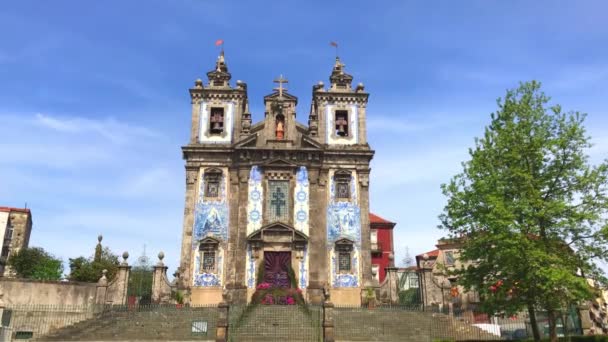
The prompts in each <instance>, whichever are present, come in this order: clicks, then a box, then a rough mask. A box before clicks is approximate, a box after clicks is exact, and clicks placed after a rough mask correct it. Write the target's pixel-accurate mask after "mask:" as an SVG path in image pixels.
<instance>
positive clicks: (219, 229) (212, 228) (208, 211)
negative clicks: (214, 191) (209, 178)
mask: <svg viewBox="0 0 608 342" xmlns="http://www.w3.org/2000/svg"><path fill="white" fill-rule="evenodd" d="M204 172H205V170H204V169H201V173H200V176H199V192H198V194H199V195H198V199H197V202H196V205H195V208H194V227H193V229H192V248H193V249H196V248H197V247H198V243H199V241H200V240H202V239H204V238H206V237H208V236H212V237H215V238H217V239H218V240H221V241H226V240H227V238H228V217H229V216H228V201H227V193H226V188H227V184H226V183H227V178H226V171H225V170H223V174H222V177H221V180H220V189H219V196H218V197H216V198H212V199H209V198H205V196H204V194H205V179H204Z"/></svg>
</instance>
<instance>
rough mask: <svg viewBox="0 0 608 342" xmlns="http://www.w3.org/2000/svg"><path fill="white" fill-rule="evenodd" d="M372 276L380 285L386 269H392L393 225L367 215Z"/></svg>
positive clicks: (373, 215) (393, 263) (377, 217)
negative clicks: (370, 243)
mask: <svg viewBox="0 0 608 342" xmlns="http://www.w3.org/2000/svg"><path fill="white" fill-rule="evenodd" d="M369 223H370V234H371V242H372V245H371V252H372V274H373V275H374V278H376V280H378V281H379V282H380V283H382V282H383V281H384V277H385V276H386V268H387V267H394V266H395V262H394V256H395V254H394V247H393V228H394V227H395V223H394V222H391V221H388V220H385V219H383V218H382V217H380V216H378V215H376V214H372V213H370V214H369Z"/></svg>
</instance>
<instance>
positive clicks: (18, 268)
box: [8, 247, 63, 280]
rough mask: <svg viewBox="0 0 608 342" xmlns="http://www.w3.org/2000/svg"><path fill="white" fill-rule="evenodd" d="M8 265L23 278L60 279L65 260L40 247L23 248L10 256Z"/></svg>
mask: <svg viewBox="0 0 608 342" xmlns="http://www.w3.org/2000/svg"><path fill="white" fill-rule="evenodd" d="M8 265H9V266H10V267H11V268H12V269H13V271H15V273H16V274H17V276H18V277H21V278H28V279H39V280H59V279H61V275H62V274H63V261H62V260H61V259H59V258H56V257H54V256H53V255H51V254H49V253H48V252H46V251H45V250H44V249H42V248H40V247H31V248H22V249H21V250H19V252H17V253H15V254H13V255H12V256H11V257H10V258H9V260H8Z"/></svg>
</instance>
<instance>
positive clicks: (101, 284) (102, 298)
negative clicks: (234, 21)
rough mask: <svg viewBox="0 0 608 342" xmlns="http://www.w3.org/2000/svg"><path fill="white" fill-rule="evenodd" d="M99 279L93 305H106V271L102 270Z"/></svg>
mask: <svg viewBox="0 0 608 342" xmlns="http://www.w3.org/2000/svg"><path fill="white" fill-rule="evenodd" d="M101 273H102V275H101V278H99V280H98V281H97V291H96V292H95V304H97V305H104V304H105V303H106V294H107V293H108V278H106V274H107V273H108V270H103V271H102V272H101Z"/></svg>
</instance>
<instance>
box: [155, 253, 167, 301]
mask: <svg viewBox="0 0 608 342" xmlns="http://www.w3.org/2000/svg"><path fill="white" fill-rule="evenodd" d="M164 258H165V253H163V252H160V253H158V263H157V264H156V265H154V273H153V274H152V303H161V302H162V299H163V295H165V294H166V292H167V291H164V290H165V288H166V287H168V286H167V284H166V281H165V279H166V274H167V269H168V267H167V266H165V264H164V263H163V259H164ZM170 290H171V289H169V291H170Z"/></svg>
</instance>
